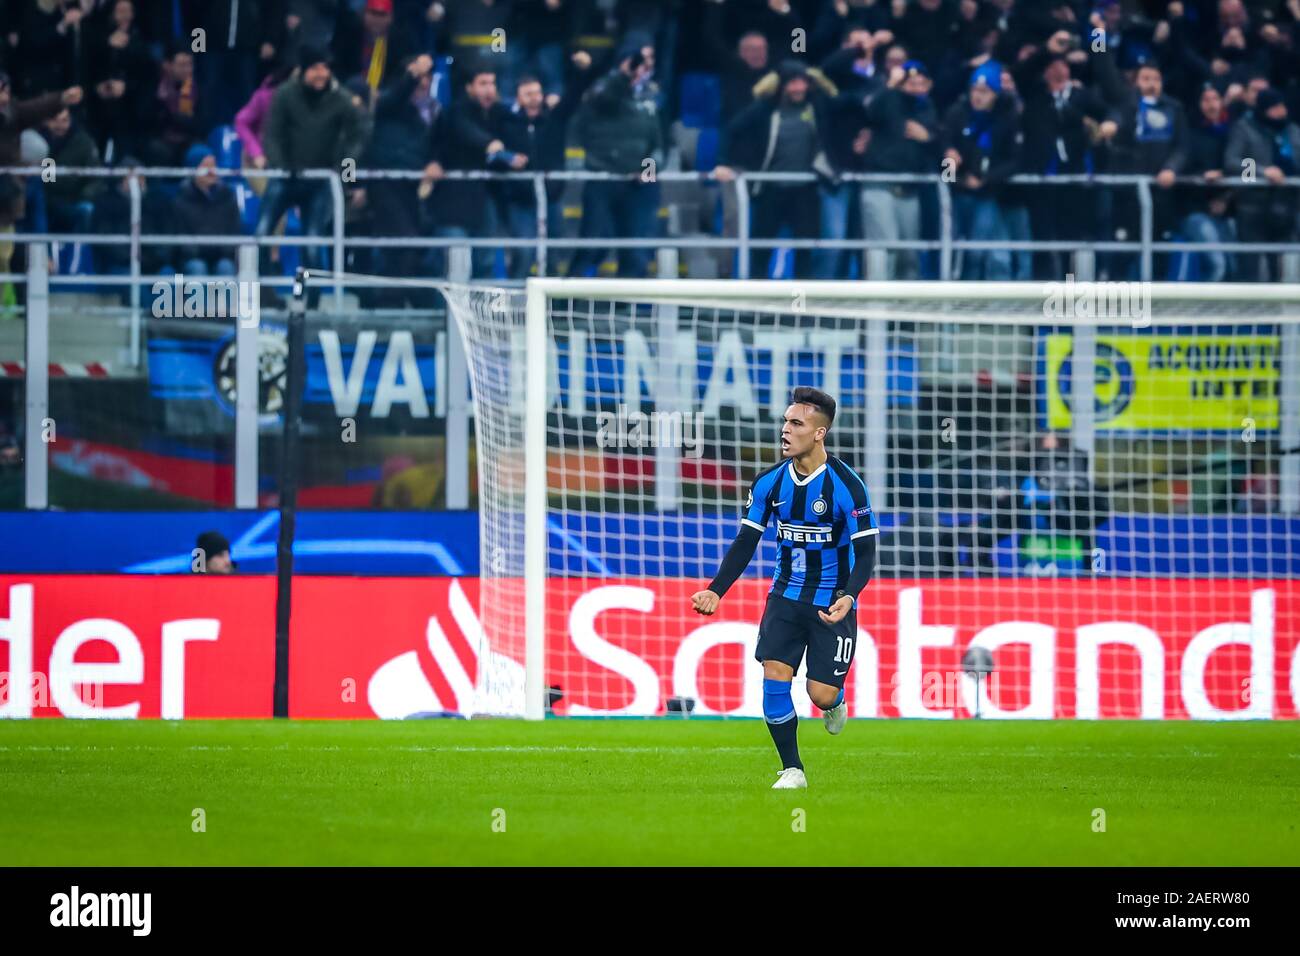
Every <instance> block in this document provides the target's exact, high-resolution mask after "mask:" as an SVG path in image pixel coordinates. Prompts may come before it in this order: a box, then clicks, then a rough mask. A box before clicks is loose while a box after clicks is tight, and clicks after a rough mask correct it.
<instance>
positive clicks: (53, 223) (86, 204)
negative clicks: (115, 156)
mask: <svg viewBox="0 0 1300 956" xmlns="http://www.w3.org/2000/svg"><path fill="white" fill-rule="evenodd" d="M41 135H42V136H44V137H45V142H46V143H47V144H48V145H49V148H50V154H49V158H50V159H52V160H54V168H55V170H56V171H57V170H59V169H75V168H76V167H78V166H89V167H95V166H98V165H99V164H100V159H99V150H98V149H97V148H96V147H95V141H94V140H93V139H91V138H90V134H89V133H87V132H86V131H85V129H83V128H82V126H81V124H80V123H78V122H77V121H75V120H74V119H73V118H72V111H71V110H69V109H68V108H67V107H64V108H63V110H61V111H60V112H58V113H55V114H54V115H53V116H51V117H50V118H49V119H47V120H46V121H45V124H44V125H43V126H42V128H41ZM103 185H104V182H103V180H101V179H93V178H91V177H87V176H73V175H66V176H56V178H55V179H54V180H53V181H52V182H48V183H46V184H45V203H46V212H47V215H48V216H49V220H50V229H51V230H52V231H54V232H71V233H84V232H89V231H90V215H91V211H92V210H93V209H94V200H95V196H96V195H97V194H98V193H99V192H100V191H101V190H102V189H103Z"/></svg>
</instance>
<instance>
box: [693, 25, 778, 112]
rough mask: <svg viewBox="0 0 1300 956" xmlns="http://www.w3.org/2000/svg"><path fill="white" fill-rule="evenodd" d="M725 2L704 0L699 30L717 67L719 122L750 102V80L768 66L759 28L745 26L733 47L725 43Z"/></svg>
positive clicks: (713, 63) (751, 100)
mask: <svg viewBox="0 0 1300 956" xmlns="http://www.w3.org/2000/svg"><path fill="white" fill-rule="evenodd" d="M725 6H726V0H705V2H704V26H703V30H702V31H701V33H702V39H703V40H704V42H705V44H706V45H707V53H706V55H707V57H708V59H709V61H710V64H711V65H713V66H714V67H715V68H716V69H717V71H718V78H719V87H720V91H721V100H722V102H721V106H720V111H721V120H720V122H721V123H722V125H723V126H726V124H727V123H729V122H731V120H732V119H734V118H735V116H736V114H738V113H739V112H740V111H741V110H743V109H744V108H745V107H746V106H748V105H749V104H750V103H752V102H754V84H755V83H757V82H758V81H759V80H761V79H762V78H763V77H764V76H766V75H767V74H768V72H770V71H771V68H772V67H771V57H770V51H769V49H768V45H767V37H766V36H764V35H763V32H762V31H761V30H755V29H752V28H750V29H747V30H746V31H745V32H744V33H742V34H741V35H740V39H739V40H738V41H737V42H736V45H735V47H734V48H733V47H732V46H730V45H729V44H728V42H727V40H726V37H727V35H728V34H727V30H726V25H725V23H724V20H723V11H724V9H725Z"/></svg>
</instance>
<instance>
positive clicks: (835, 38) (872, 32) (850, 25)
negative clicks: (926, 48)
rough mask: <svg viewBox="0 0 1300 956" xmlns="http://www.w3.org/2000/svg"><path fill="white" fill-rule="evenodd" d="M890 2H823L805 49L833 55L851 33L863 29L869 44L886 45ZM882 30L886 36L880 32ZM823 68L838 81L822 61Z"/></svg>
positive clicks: (821, 55)
mask: <svg viewBox="0 0 1300 956" xmlns="http://www.w3.org/2000/svg"><path fill="white" fill-rule="evenodd" d="M889 24H890V11H889V5H888V4H884V3H878V2H875V0H833V2H831V3H827V4H824V5H822V7H821V12H820V13H818V15H817V18H816V20H815V22H814V24H813V29H812V34H811V35H810V36H809V39H808V52H809V53H811V54H812V56H813V57H816V58H826V57H830V56H833V55H834V54H835V53H836V52H837V51H841V50H843V49H845V48H847V47H848V46H849V43H848V40H849V38H850V35H851V34H853V33H859V32H862V33H866V34H867V35H868V36H870V37H871V38H872V45H873V46H876V45H880V44H884V45H888V44H889V43H890V42H892V40H893V33H892V32H891V31H890V30H889ZM882 34H884V35H887V36H882ZM822 69H823V71H824V72H825V73H826V75H827V76H828V77H830V78H831V80H832V81H835V82H836V83H837V85H838V80H837V79H836V77H835V76H834V75H833V74H832V73H831V71H830V70H829V69H828V68H827V66H826V64H824V63H823V65H822Z"/></svg>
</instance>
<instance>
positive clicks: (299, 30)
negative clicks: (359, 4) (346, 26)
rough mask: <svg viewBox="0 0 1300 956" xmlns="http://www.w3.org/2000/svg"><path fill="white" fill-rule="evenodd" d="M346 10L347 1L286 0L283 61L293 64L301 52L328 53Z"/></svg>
mask: <svg viewBox="0 0 1300 956" xmlns="http://www.w3.org/2000/svg"><path fill="white" fill-rule="evenodd" d="M347 7H348V4H347V0H288V13H286V14H285V18H284V25H285V40H284V42H285V47H286V50H285V53H286V54H287V56H286V59H288V60H289V61H290V62H294V63H297V62H298V61H299V60H301V59H302V51H303V50H304V49H313V50H322V49H323V50H329V49H331V47H332V45H333V43H334V37H335V35H336V34H337V33H338V28H339V23H340V21H341V20H342V19H343V17H344V13H345V11H346V10H347Z"/></svg>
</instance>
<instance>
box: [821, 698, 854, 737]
mask: <svg viewBox="0 0 1300 956" xmlns="http://www.w3.org/2000/svg"><path fill="white" fill-rule="evenodd" d="M848 719H849V702H848V701H847V700H842V701H840V703H839V706H837V707H832V708H831V709H830V710H824V711H822V722H823V723H824V724H825V725H826V732H827V733H828V734H830V735H831V736H834V735H835V734H838V733H839V732H840V731H841V730H843V729H844V724H845V722H846V721H847V720H848Z"/></svg>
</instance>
